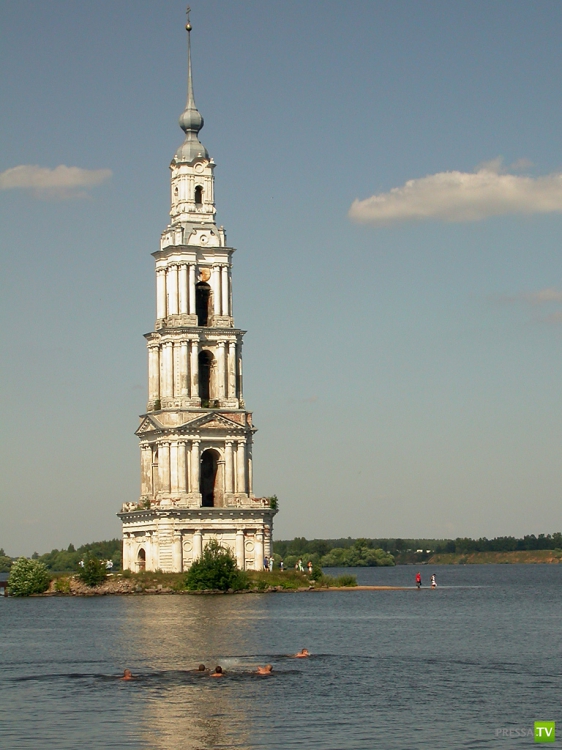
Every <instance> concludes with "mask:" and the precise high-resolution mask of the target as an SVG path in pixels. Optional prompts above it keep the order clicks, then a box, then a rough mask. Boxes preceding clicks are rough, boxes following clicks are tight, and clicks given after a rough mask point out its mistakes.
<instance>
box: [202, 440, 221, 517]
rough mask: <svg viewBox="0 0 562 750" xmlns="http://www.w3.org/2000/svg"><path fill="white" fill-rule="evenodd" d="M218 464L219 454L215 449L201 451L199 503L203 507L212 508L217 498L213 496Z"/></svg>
mask: <svg viewBox="0 0 562 750" xmlns="http://www.w3.org/2000/svg"><path fill="white" fill-rule="evenodd" d="M218 465H219V454H218V453H217V451H215V450H212V449H211V450H206V451H204V452H203V455H202V456H201V479H200V492H201V505H202V506H203V507H204V508H213V507H214V506H215V504H216V503H215V500H218V499H219V498H216V497H215V494H216V488H215V484H216V481H217V469H218Z"/></svg>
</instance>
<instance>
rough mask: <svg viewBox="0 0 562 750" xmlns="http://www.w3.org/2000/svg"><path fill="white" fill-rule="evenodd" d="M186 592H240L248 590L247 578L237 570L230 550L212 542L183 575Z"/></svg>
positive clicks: (242, 572)
mask: <svg viewBox="0 0 562 750" xmlns="http://www.w3.org/2000/svg"><path fill="white" fill-rule="evenodd" d="M184 580H185V587H186V589H187V590H188V591H228V590H229V589H231V590H232V591H242V590H244V589H247V588H248V585H249V584H248V576H247V575H246V573H244V571H242V570H239V569H238V567H237V565H236V560H235V559H234V556H233V554H232V552H230V550H227V549H225V548H224V547H221V545H220V544H219V543H218V542H217V541H215V540H212V541H210V542H209V544H207V546H206V547H205V549H204V550H203V554H202V555H201V557H200V558H199V560H196V561H195V562H194V563H193V565H192V566H191V567H190V569H189V570H188V571H187V573H186V575H185V579H184Z"/></svg>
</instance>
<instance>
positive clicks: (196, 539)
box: [118, 20, 277, 571]
mask: <svg viewBox="0 0 562 750" xmlns="http://www.w3.org/2000/svg"><path fill="white" fill-rule="evenodd" d="M186 29H187V34H188V84H187V104H186V107H185V110H184V112H183V113H182V115H181V116H180V119H179V124H180V126H181V128H182V130H183V131H184V132H185V140H184V142H183V143H182V145H181V146H180V147H179V148H178V150H177V151H176V153H175V155H174V158H173V159H172V163H171V165H170V169H171V173H172V174H171V210H170V217H171V221H170V224H169V225H168V227H167V228H166V230H165V231H164V232H163V234H162V238H161V242H160V250H158V251H157V252H155V253H153V256H154V258H155V259H156V324H155V330H154V331H153V332H152V333H148V334H146V339H147V345H148V405H147V409H146V414H144V415H142V416H141V424H140V427H139V428H138V430H137V432H136V434H137V435H138V436H139V438H140V449H141V497H140V501H139V503H125V505H124V506H123V508H122V511H121V513H119V514H118V515H119V517H120V518H121V520H122V523H123V568H124V569H129V570H142V569H146V570H158V569H161V570H163V571H182V570H186V569H187V568H189V566H190V565H191V563H192V562H193V561H194V560H196V559H197V558H198V557H199V556H200V554H201V552H202V549H203V548H204V546H205V544H206V543H207V542H208V541H210V540H211V539H215V540H217V541H218V542H219V543H220V544H222V545H223V546H224V547H228V548H230V549H231V550H232V552H233V553H234V554H235V556H236V559H237V562H238V566H239V567H240V568H242V569H255V570H261V569H262V568H263V559H264V556H265V555H270V554H271V536H272V527H273V516H274V515H275V513H276V512H277V510H276V508H272V507H270V502H269V500H268V499H267V498H256V497H254V494H253V489H252V440H253V435H254V432H255V431H256V430H255V427H254V426H253V423H252V414H251V412H248V411H246V409H245V404H244V399H243V396H242V338H243V336H244V331H241V330H240V329H238V328H235V327H234V317H233V310H232V275H231V269H232V256H233V254H234V248H232V247H228V245H227V244H226V234H225V231H224V229H223V227H218V226H217V225H216V222H215V211H216V209H215V191H214V179H215V178H214V168H215V163H214V161H213V159H212V158H210V157H209V154H208V153H207V149H206V148H205V147H204V146H203V144H202V143H201V142H200V141H199V137H198V135H199V131H200V130H201V128H202V127H203V118H202V117H201V115H200V114H199V112H198V110H197V108H196V106H195V100H194V98H193V81H192V75H191V33H190V32H191V25H190V23H189V20H188V23H187V26H186Z"/></svg>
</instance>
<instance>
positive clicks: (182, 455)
mask: <svg viewBox="0 0 562 750" xmlns="http://www.w3.org/2000/svg"><path fill="white" fill-rule="evenodd" d="M186 459H187V455H186V452H185V440H179V441H178V492H182V493H183V492H187V466H186Z"/></svg>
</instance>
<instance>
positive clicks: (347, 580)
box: [336, 574, 357, 586]
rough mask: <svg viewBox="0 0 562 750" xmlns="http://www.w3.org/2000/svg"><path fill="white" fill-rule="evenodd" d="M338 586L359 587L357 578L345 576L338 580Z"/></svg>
mask: <svg viewBox="0 0 562 750" xmlns="http://www.w3.org/2000/svg"><path fill="white" fill-rule="evenodd" d="M336 585H337V586H357V576H351V575H349V574H348V575H343V576H338V578H336Z"/></svg>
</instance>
